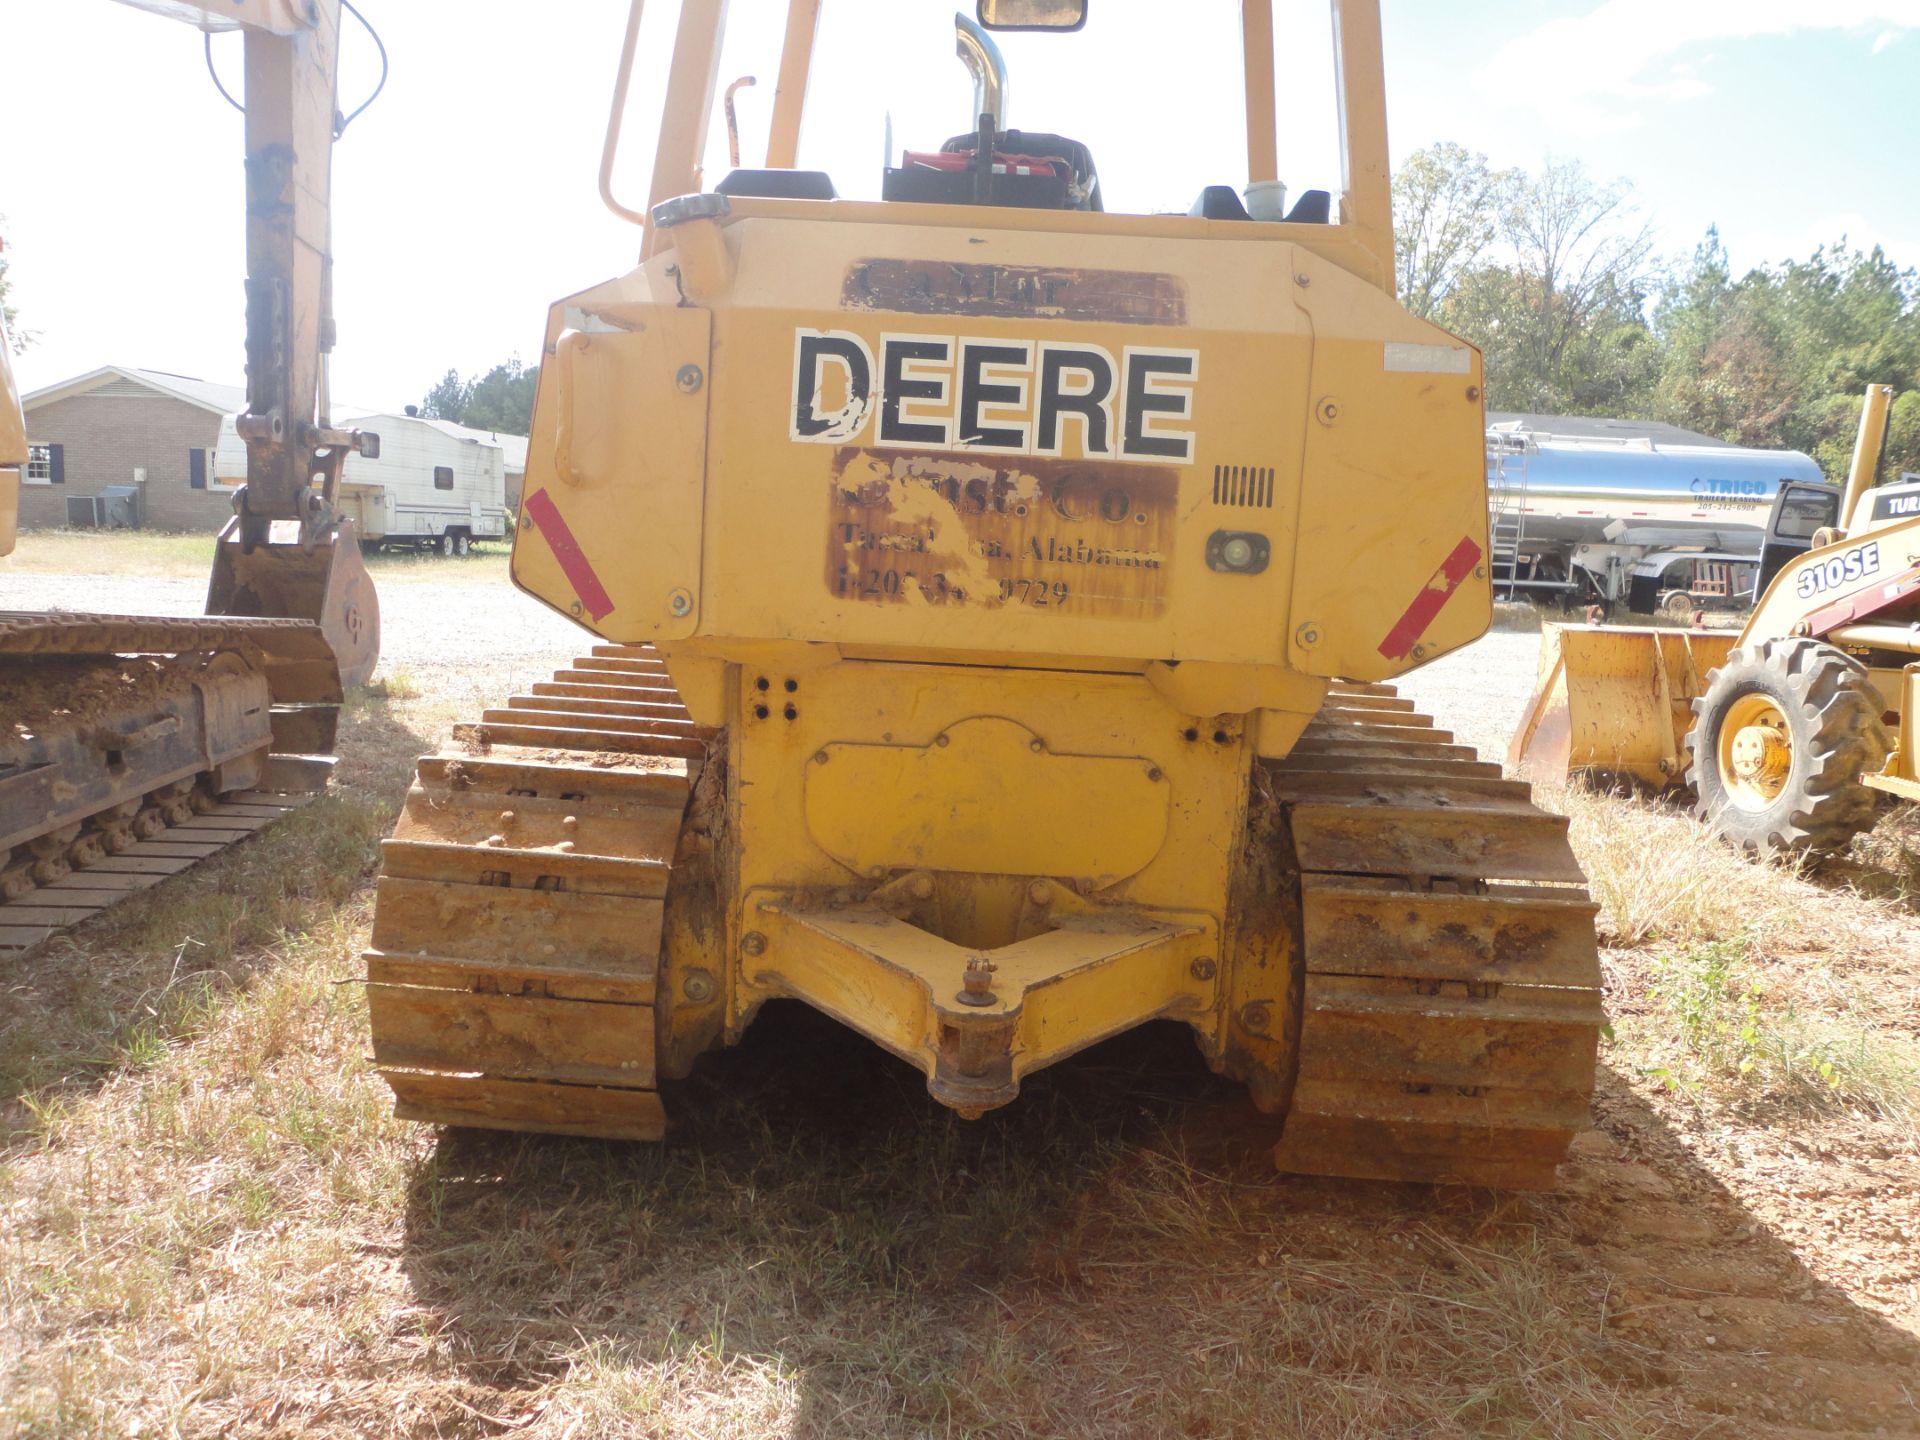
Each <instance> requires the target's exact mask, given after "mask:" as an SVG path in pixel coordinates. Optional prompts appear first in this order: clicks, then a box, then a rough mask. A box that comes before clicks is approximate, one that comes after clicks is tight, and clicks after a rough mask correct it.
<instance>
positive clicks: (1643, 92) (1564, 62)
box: [1477, 0, 1920, 133]
mask: <svg viewBox="0 0 1920 1440" xmlns="http://www.w3.org/2000/svg"><path fill="white" fill-rule="evenodd" d="M1869 27H1878V28H1879V29H1880V32H1881V33H1880V35H1879V38H1878V39H1876V40H1875V41H1874V42H1873V50H1874V53H1875V54H1878V53H1879V52H1880V51H1882V50H1884V49H1886V47H1887V46H1888V45H1891V44H1892V43H1894V41H1896V40H1898V39H1899V38H1901V36H1902V35H1903V34H1905V33H1906V32H1907V31H1909V30H1914V29H1920V0H1825V3H1824V4H1822V5H1820V6H1819V7H1817V8H1816V7H1810V6H1808V5H1807V4H1806V3H1805V0H1604V3H1602V4H1600V5H1598V6H1596V7H1595V8H1594V9H1593V10H1591V11H1589V12H1588V13H1587V14H1585V15H1572V16H1566V17H1563V18H1560V19H1557V20H1549V21H1547V22H1546V23H1545V24H1543V25H1540V26H1537V27H1535V28H1534V29H1532V30H1530V31H1528V32H1527V33H1526V34H1524V35H1520V36H1516V37H1515V38H1514V39H1512V40H1509V41H1508V42H1507V43H1506V44H1505V45H1504V46H1502V47H1501V48H1500V49H1499V50H1498V51H1497V52H1496V53H1495V54H1494V56H1493V58H1492V59H1491V60H1490V61H1488V63H1487V64H1486V65H1485V66H1484V67H1483V68H1482V69H1481V71H1480V73H1479V76H1478V77H1477V79H1478V80H1479V83H1480V85H1481V87H1482V90H1483V93H1486V94H1488V95H1489V96H1491V97H1493V98H1496V99H1505V100H1507V101H1509V102H1513V103H1518V104H1523V105H1528V106H1540V107H1546V106H1550V107H1551V108H1552V110H1553V113H1554V114H1555V116H1556V118H1557V119H1558V120H1559V121H1560V122H1561V123H1563V124H1564V125H1566V126H1567V127H1568V128H1569V129H1574V130H1578V131H1584V132H1587V133H1598V132H1603V131H1610V130H1620V129H1627V128H1630V127H1632V126H1634V125H1638V124H1641V123H1642V122H1643V121H1644V120H1645V113H1644V109H1643V107H1645V106H1647V105H1650V104H1673V103H1676V102H1679V101H1685V100H1694V99H1699V98H1700V97H1702V96H1704V95H1708V94H1711V93H1712V89H1713V87H1712V86H1711V85H1709V84H1708V83H1707V82H1706V81H1705V80H1703V79H1701V78H1700V76H1699V75H1698V74H1697V73H1695V70H1694V67H1693V66H1691V65H1687V64H1683V63H1681V62H1679V61H1678V60H1677V59H1676V57H1677V56H1678V55H1679V54H1680V53H1681V52H1682V51H1684V50H1686V49H1688V48H1689V47H1692V46H1696V45H1701V44H1708V43H1712V42H1714V41H1734V40H1747V39H1753V38H1756V37H1760V36H1779V35H1791V34H1795V33H1799V32H1804V31H1809V30H1863V29H1867V28H1869Z"/></svg>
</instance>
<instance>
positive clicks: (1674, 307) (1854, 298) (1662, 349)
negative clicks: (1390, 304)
mask: <svg viewBox="0 0 1920 1440" xmlns="http://www.w3.org/2000/svg"><path fill="white" fill-rule="evenodd" d="M1393 197H1394V230H1395V241H1396V249H1397V251H1398V264H1399V282H1400V294H1401V298H1402V300H1403V301H1404V303H1405V304H1406V305H1407V306H1408V307H1409V308H1410V309H1411V310H1412V311H1413V312H1414V313H1415V314H1416V315H1419V316H1422V317H1423V318H1427V319H1431V320H1432V321H1434V322H1435V323H1436V324H1439V325H1442V326H1445V327H1446V328H1447V329H1449V330H1452V331H1453V332H1455V333H1456V334H1458V335H1460V336H1462V337H1463V338H1465V339H1467V340H1470V341H1472V342H1473V343H1474V344H1475V345H1477V346H1479V347H1480V349H1481V351H1482V352H1483V353H1484V354H1485V357H1486V390H1487V408H1488V409H1490V410H1517V411H1529V412H1538V413H1545V414H1561V415H1593V416H1612V417H1619V418H1625V419H1655V420H1664V421H1667V422H1669V423H1671V424H1675V425H1681V426H1684V427H1686V428H1687V429H1690V430H1698V431H1701V432H1703V433H1705V434H1709V435H1713V436H1715V437H1717V438H1719V439H1723V440H1728V441H1732V442H1734V443H1737V444H1741V445H1753V446H1759V447H1763V448H1768V449H1790V450H1804V451H1806V452H1807V453H1808V454H1810V455H1812V456H1813V457H1814V459H1815V460H1817V461H1818V462H1819V463H1820V466H1821V468H1822V469H1823V470H1825V471H1826V472H1827V474H1828V475H1830V476H1836V477H1837V476H1839V475H1842V474H1844V473H1845V470H1846V466H1847V461H1848V458H1849V457H1850V455H1851V453H1852V449H1853V440H1854V434H1855V431H1856V429H1857V428H1858V425H1859V417H1860V403H1861V396H1862V393H1863V392H1864V391H1865V389H1866V387H1867V385H1868V384H1870V383H1881V384H1890V385H1892V386H1894V387H1895V389H1896V391H1897V392H1898V393H1897V394H1896V397H1895V401H1894V408H1893V419H1892V424H1891V427H1890V430H1889V435H1888V447H1887V454H1886V460H1885V473H1886V475H1887V476H1888V477H1889V478H1891V477H1895V476H1898V475H1899V474H1900V473H1901V472H1902V471H1920V272H1916V271H1914V270H1912V269H1902V268H1901V267H1900V266H1898V265H1896V264H1894V263H1893V262H1892V261H1891V260H1889V259H1888V258H1887V256H1886V255H1885V254H1884V253H1883V252H1882V251H1881V250H1880V248H1879V247H1878V246H1875V247H1873V248H1871V249H1866V250H1862V249H1859V248H1857V247H1854V246H1851V245H1849V244H1848V243H1847V241H1846V239H1845V238H1844V237H1842V238H1839V239H1836V240H1835V241H1834V242H1833V243H1832V244H1828V245H1823V246H1821V247H1820V248H1818V249H1816V250H1815V251H1814V252H1813V254H1812V255H1810V256H1808V257H1807V258H1806V259H1804V260H1786V261H1781V262H1778V263H1776V264H1771V265H1764V266H1761V267H1760V268H1758V269H1754V270H1750V271H1748V272H1747V273H1745V274H1744V275H1737V276H1736V275H1735V274H1734V273H1733V270H1732V268H1731V266H1730V265H1729V263H1728V260H1727V252H1726V247H1725V246H1724V245H1723V244H1722V243H1721V239H1720V235H1719V232H1718V231H1717V230H1709V231H1708V232H1707V234H1706V236H1705V237H1704V238H1703V239H1702V240H1701V242H1700V244H1699V246H1698V247H1697V248H1696V249H1695V250H1694V252H1693V254H1692V255H1691V256H1690V257H1684V258H1678V259H1674V258H1668V257H1663V256H1662V255H1660V254H1659V253H1658V250H1657V247H1656V245H1655V242H1654V235H1653V229H1652V226H1651V225H1650V224H1649V223H1648V222H1647V221H1646V219H1645V217H1644V216H1643V215H1642V214H1641V213H1640V212H1639V211H1638V209H1637V207H1636V206H1635V204H1634V200H1633V195H1632V190H1631V187H1630V186H1629V185H1627V184H1626V183H1625V182H1624V181H1615V182H1613V183H1611V184H1605V183H1601V182H1598V181H1596V180H1595V179H1593V178H1592V177H1591V176H1590V175H1589V174H1588V173H1587V171H1586V170H1585V168H1584V167H1583V166H1581V165H1580V163H1579V162H1578V161H1571V160H1552V161H1549V162H1548V163H1547V164H1545V165H1544V166H1542V167H1541V168H1540V169H1539V170H1537V171H1532V172H1529V171H1525V170H1517V169H1516V170H1497V169H1494V168H1493V167H1491V166H1490V165H1489V164H1488V162H1487V158H1486V157H1485V156H1484V155H1478V154H1475V153H1473V152H1471V151H1469V150H1467V149H1465V148H1464V147H1462V146H1459V145H1455V144H1451V143H1442V144H1438V145H1431V146H1428V147H1427V148H1426V149H1424V150H1420V151H1416V152H1415V153H1414V154H1412V155H1410V156H1409V157H1407V160H1406V162H1405V163H1404V164H1403V165H1402V166H1401V167H1400V169H1399V171H1398V173H1397V174H1396V175H1395V176H1394V184H1393Z"/></svg>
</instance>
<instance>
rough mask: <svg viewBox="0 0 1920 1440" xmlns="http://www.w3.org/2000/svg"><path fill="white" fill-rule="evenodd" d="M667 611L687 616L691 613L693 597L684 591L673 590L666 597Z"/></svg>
mask: <svg viewBox="0 0 1920 1440" xmlns="http://www.w3.org/2000/svg"><path fill="white" fill-rule="evenodd" d="M667 609H669V610H671V611H672V612H673V613H674V614H675V615H689V614H691V613H693V596H691V595H689V594H688V593H687V592H686V591H684V590H675V591H674V592H673V593H672V594H671V595H669V596H667Z"/></svg>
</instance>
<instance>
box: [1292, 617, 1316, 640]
mask: <svg viewBox="0 0 1920 1440" xmlns="http://www.w3.org/2000/svg"><path fill="white" fill-rule="evenodd" d="M1293 638H1294V639H1296V640H1298V641H1299V642H1300V643H1301V644H1302V645H1318V644H1319V643H1320V627H1319V626H1317V625H1315V624H1313V622H1311V621H1309V622H1307V623H1306V624H1305V625H1302V626H1301V627H1300V628H1299V629H1298V630H1296V631H1294V632H1293Z"/></svg>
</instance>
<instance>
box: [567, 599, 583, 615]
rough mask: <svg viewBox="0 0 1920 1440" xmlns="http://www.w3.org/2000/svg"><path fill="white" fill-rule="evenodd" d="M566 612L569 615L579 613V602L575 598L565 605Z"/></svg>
mask: <svg viewBox="0 0 1920 1440" xmlns="http://www.w3.org/2000/svg"><path fill="white" fill-rule="evenodd" d="M567 613H568V614H569V615H578V614H579V613H580V602H579V601H578V600H575V601H574V602H573V603H572V604H571V605H569V606H567Z"/></svg>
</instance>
